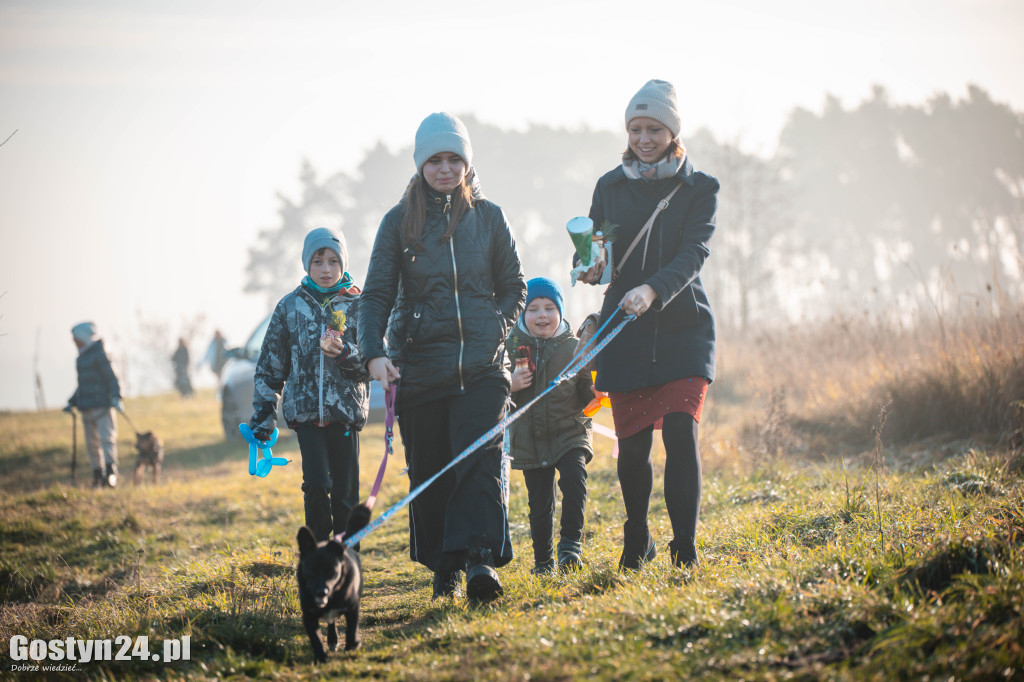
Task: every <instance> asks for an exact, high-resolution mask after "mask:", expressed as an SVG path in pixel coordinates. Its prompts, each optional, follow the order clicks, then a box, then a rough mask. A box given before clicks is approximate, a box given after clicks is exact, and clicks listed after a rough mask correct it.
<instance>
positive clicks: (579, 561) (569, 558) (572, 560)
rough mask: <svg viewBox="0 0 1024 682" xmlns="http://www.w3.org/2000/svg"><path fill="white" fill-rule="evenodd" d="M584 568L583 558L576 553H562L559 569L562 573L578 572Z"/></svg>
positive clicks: (559, 556)
mask: <svg viewBox="0 0 1024 682" xmlns="http://www.w3.org/2000/svg"><path fill="white" fill-rule="evenodd" d="M582 567H583V557H581V556H580V555H579V554H576V553H575V552H562V553H560V554H559V555H558V568H559V570H562V571H578V570H579V569H580V568H582Z"/></svg>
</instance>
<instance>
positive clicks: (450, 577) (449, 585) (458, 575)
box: [434, 571, 462, 599]
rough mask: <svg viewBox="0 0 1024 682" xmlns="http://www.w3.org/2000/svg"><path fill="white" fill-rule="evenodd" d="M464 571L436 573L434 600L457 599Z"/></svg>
mask: <svg viewBox="0 0 1024 682" xmlns="http://www.w3.org/2000/svg"><path fill="white" fill-rule="evenodd" d="M461 584H462V571H434V599H443V598H445V597H457V596H458V591H459V586H460V585H461Z"/></svg>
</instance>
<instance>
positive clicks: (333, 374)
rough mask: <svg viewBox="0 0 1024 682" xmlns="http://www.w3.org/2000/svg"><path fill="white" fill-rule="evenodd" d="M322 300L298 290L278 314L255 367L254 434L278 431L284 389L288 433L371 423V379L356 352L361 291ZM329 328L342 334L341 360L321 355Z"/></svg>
mask: <svg viewBox="0 0 1024 682" xmlns="http://www.w3.org/2000/svg"><path fill="white" fill-rule="evenodd" d="M321 296H323V294H314V293H313V292H312V291H310V290H309V289H308V288H306V287H305V286H302V285H299V287H298V288H296V289H295V290H294V291H293V292H291V293H290V294H288V295H287V296H285V297H284V298H282V299H281V302H280V303H278V304H277V308H275V309H274V314H273V316H272V317H271V318H270V326H269V327H267V335H266V336H265V337H264V339H263V346H262V348H261V349H260V357H259V360H258V361H257V362H256V375H255V378H254V381H255V391H254V393H253V401H252V406H253V415H252V418H251V419H250V420H249V426H250V427H252V429H253V430H254V431H255V430H257V429H260V428H265V429H267V430H269V431H273V429H274V426H275V424H276V421H277V401H278V397H279V396H280V395H281V393H282V389H283V393H284V398H283V400H284V405H283V409H282V413H283V415H284V420H285V422H287V423H288V426H289V428H292V429H294V428H295V425H296V424H308V423H312V424H317V425H321V426H326V425H327V424H334V423H339V422H340V423H343V424H350V425H351V426H352V427H353V428H355V429H356V430H359V429H362V428H363V425H364V424H365V423H366V414H367V411H368V409H369V404H370V384H369V379H370V375H369V374H368V373H367V371H366V368H365V367H364V366H363V363H362V361H361V360H360V359H359V348H358V346H356V318H357V315H358V311H357V306H358V301H359V294H358V289H354V293H353V290H349V292H348V293H340V292H339V293H337V294H334V295H329V297H327V298H326V300H325V301H324V302H323V305H321V303H320V302H319V301H318V298H319V297H321ZM328 327H331V328H332V329H339V328H340V331H342V332H343V337H342V341H343V342H344V345H345V350H344V351H343V352H342V354H341V355H339V356H338V357H337V358H329V357H327V356H326V355H325V354H324V353H323V351H321V350H320V337H321V336H322V335H323V333H324V330H326V329H327V328H328Z"/></svg>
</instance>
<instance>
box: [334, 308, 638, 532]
mask: <svg viewBox="0 0 1024 682" xmlns="http://www.w3.org/2000/svg"><path fill="white" fill-rule="evenodd" d="M619 310H621V309H620V308H616V309H615V312H614V313H612V314H611V315H610V316H609V317H608V319H607V320H606V321H605V323H604V324H603V325H601V327H600V329H598V330H597V332H596V333H595V334H594V336H593V337H592V338H591V339H590V341H588V342H587V344H585V345H584V348H583V350H581V351H577V353H576V355H575V356H574V357H575V358H579V359H578V360H576V362H574V363H570V364H569V366H568V367H566V369H564V370H562V372H561V373H560V374H559V375H558V376H557V377H555V378H554V379H553V380H552V381H551V383H550V385H548V387H547V388H546V389H544V391H543V392H541V393H540V395H537V396H536V397H534V398H533V400H531V401H530V402H528V403H526V404H525V405H523V407H522V408H520V409H518V410H516V411H515V412H513V413H512V414H510V415H507V416H506V417H505V418H504V419H502V420H501V421H500V422H498V424H497V425H496V426H494V428H492V429H491V430H489V431H488V432H487V433H485V434H484V435H482V436H480V437H479V438H477V439H476V440H475V441H473V443H472V444H471V445H470V446H469V447H467V448H466V449H465V450H463V451H462V452H460V453H459V454H458V455H457V456H456V457H455V458H454V459H452V460H451V461H450V462H448V464H446V465H445V466H444V467H442V468H441V470H440V471H438V472H437V473H435V474H434V475H433V476H431V477H430V478H428V479H427V480H425V481H423V483H420V484H419V485H418V486H416V488H414V489H413V490H411V491H409V494H408V495H406V496H405V497H403V498H402V499H400V500H399V501H398V502H396V503H395V504H393V505H392V506H391V507H389V508H388V509H387V510H385V511H384V512H383V513H382V514H381V515H380V516H378V517H377V518H376V519H373V520H372V521H371V522H370V523H368V524H367V525H366V526H364V527H363V529H362V530H360V531H359V532H357V533H354V534H352V535H350V536H347V537H346V538H345V540H344V543H345V545H347V546H349V547H351V546H352V545H354V544H356V543H357V542H359V541H360V540H362V539H363V538H365V537H366V536H367V535H369V534H370V533H372V532H373V531H374V530H376V529H377V528H379V527H380V526H382V525H383V524H384V522H385V521H387V520H388V519H389V518H391V517H392V516H394V515H395V514H396V513H398V512H399V511H400V510H401V509H402V508H403V507H405V506H406V505H408V504H409V503H410V502H412V501H413V500H414V499H415V498H416V497H417V496H418V495H419V494H420V493H422V492H423V491H424V490H426V488H427V487H428V486H430V484H432V483H433V482H434V481H436V480H437V479H438V478H440V477H441V475H442V474H444V473H445V472H446V471H448V470H449V469H451V468H452V467H453V466H455V465H456V464H458V463H459V462H461V461H462V460H464V459H466V457H469V456H470V455H471V454H473V453H474V452H476V451H477V450H478V449H480V448H481V447H482V446H483V445H484V444H485V443H487V441H489V440H491V439H492V438H494V437H495V436H497V435H498V434H499V433H501V432H502V431H504V430H505V429H506V428H507V427H508V425H509V424H511V423H512V422H514V421H515V420H517V419H519V417H521V416H523V415H524V414H525V413H526V412H527V411H528V410H529V409H530V408H531V407H533V405H534V404H535V403H536V402H537V401H539V400H540V399H541V398H543V397H544V396H546V395H547V394H548V393H550V392H551V391H552V390H553V389H554V388H555V387H556V386H557V385H558V384H560V383H562V382H563V381H567V380H568V379H571V378H572V377H574V376H575V375H576V374H577V373H578V372H579V371H580V370H581V369H583V368H584V367H586V366H587V364H588V363H589V362H590V361H591V360H592V359H594V357H595V356H596V355H597V354H598V353H600V352H601V351H602V350H604V347H605V346H607V345H608V344H609V343H610V342H611V340H612V339H614V338H615V337H616V336H617V335H618V333H619V332H621V331H622V328H623V327H625V326H626V324H628V323H629V322H631V321H632V320H634V319H635V318H636V315H627V316H626V317H625V319H623V320H622V322H620V323H619V324H618V325H617V326H616V327H615V328H614V329H612V330H611V331H610V332H608V335H607V336H606V337H605V338H603V339H601V341H600V342H599V343H597V344H596V345H595V346H594V348H593V349H592V350H590V351H586V346H588V345H590V344H591V343H592V342H594V340H595V339H597V337H598V336H600V334H601V332H602V331H603V330H604V328H605V327H607V326H608V324H609V323H610V322H611V321H612V319H613V318H615V316H616V315H617V314H618V312H619ZM584 351H586V352H585V354H583V355H582V356H581V353H583V352H584Z"/></svg>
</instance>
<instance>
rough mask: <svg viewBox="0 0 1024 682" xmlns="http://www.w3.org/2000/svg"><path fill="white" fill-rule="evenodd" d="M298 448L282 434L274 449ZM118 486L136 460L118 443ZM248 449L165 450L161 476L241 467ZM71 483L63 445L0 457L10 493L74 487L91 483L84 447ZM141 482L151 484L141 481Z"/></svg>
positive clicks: (215, 445) (0, 476) (218, 445)
mask: <svg viewBox="0 0 1024 682" xmlns="http://www.w3.org/2000/svg"><path fill="white" fill-rule="evenodd" d="M297 450H298V441H297V440H296V439H295V438H290V437H283V438H282V439H281V441H280V443H279V444H278V446H277V447H276V448H274V451H275V453H276V452H294V451H297ZM118 452H119V455H120V456H119V468H120V485H122V486H124V485H134V483H132V472H133V471H134V470H135V463H136V462H137V461H138V453H137V452H136V450H135V448H134V446H129V444H127V443H124V442H119V443H118ZM248 458H249V450H248V448H247V446H246V444H245V443H244V442H242V441H230V442H228V441H222V442H211V443H209V444H204V445H200V446H197V447H193V448H186V449H184V450H168V451H167V452H166V454H165V456H164V467H163V471H164V476H165V478H173V477H174V474H175V472H180V471H199V470H202V469H207V468H210V467H214V466H218V465H220V464H223V463H225V462H229V463H231V464H232V465H237V466H239V467H243V466H245V462H246V461H247V460H248ZM76 459H77V462H76V472H75V474H76V476H75V483H74V484H73V485H72V482H71V452H70V450H66V449H63V448H46V449H43V450H37V451H34V452H30V453H26V454H22V455H16V456H12V457H7V458H4V459H2V460H0V482H2V483H0V487H2V488H3V489H4V490H5V491H7V492H9V493H11V494H22V493H28V492H33V491H36V490H40V489H43V488H49V487H51V486H54V485H57V484H58V483H59V484H63V485H66V486H68V487H74V488H90V487H91V486H92V470H91V468H90V465H89V457H88V455H87V454H86V452H85V448H84V446H80V447H79V452H78V453H77V456H76ZM143 485H152V483H149V482H144V483H143Z"/></svg>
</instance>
